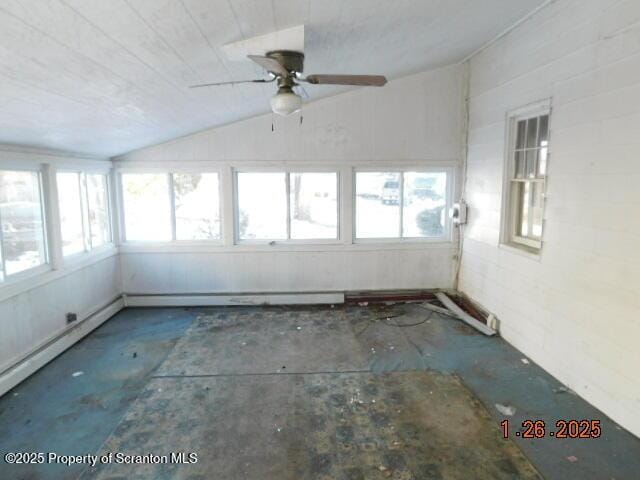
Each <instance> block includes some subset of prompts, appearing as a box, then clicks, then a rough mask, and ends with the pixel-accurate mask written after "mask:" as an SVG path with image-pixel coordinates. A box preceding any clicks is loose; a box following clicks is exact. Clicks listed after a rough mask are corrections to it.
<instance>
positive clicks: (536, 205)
mask: <svg viewBox="0 0 640 480" xmlns="http://www.w3.org/2000/svg"><path fill="white" fill-rule="evenodd" d="M531 188H532V191H531V192H532V193H531V196H532V198H531V202H532V205H531V236H532V237H533V238H536V239H540V238H542V202H543V200H544V199H543V196H542V194H543V188H544V186H543V184H542V183H540V182H535V183H533V184H532V185H531Z"/></svg>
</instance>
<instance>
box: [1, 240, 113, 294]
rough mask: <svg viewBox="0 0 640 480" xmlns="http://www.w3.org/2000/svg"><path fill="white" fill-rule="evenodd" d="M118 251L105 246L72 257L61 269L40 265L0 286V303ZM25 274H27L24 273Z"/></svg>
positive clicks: (110, 246) (111, 246)
mask: <svg viewBox="0 0 640 480" xmlns="http://www.w3.org/2000/svg"><path fill="white" fill-rule="evenodd" d="M117 253H118V250H117V249H116V248H115V246H113V245H105V246H103V247H100V248H99V249H97V250H94V251H93V252H88V253H86V254H78V256H76V255H74V256H73V257H75V258H73V261H72V262H67V263H66V264H65V265H64V266H63V267H62V268H60V269H58V270H54V269H53V268H51V266H50V265H49V264H47V265H41V266H40V267H37V268H34V269H33V270H32V271H29V272H28V273H29V274H28V275H25V276H21V277H20V278H19V279H10V280H9V281H7V282H4V283H1V284H0V302H3V301H5V300H7V299H9V298H12V297H15V296H17V295H20V294H22V293H25V292H28V291H29V290H33V289H34V288H38V287H40V286H42V285H45V284H47V283H49V282H52V281H54V280H57V279H59V278H63V277H66V276H67V275H70V274H71V273H73V272H76V271H78V270H81V269H83V268H86V267H88V266H90V265H93V264H94V263H98V262H100V261H102V260H104V259H106V258H109V257H112V256H114V255H117ZM24 273H27V272H24Z"/></svg>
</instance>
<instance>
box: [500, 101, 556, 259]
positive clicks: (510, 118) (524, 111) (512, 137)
mask: <svg viewBox="0 0 640 480" xmlns="http://www.w3.org/2000/svg"><path fill="white" fill-rule="evenodd" d="M551 114H552V99H551V98H547V99H544V100H540V101H537V102H534V103H531V104H529V105H525V106H523V107H520V108H517V109H514V110H511V111H508V112H507V114H506V119H505V122H506V128H505V142H504V145H505V147H506V148H505V149H504V150H505V151H504V160H503V162H504V163H503V176H502V209H501V210H502V211H501V222H500V223H501V225H500V245H501V246H504V247H508V249H509V250H511V249H513V250H521V251H524V252H526V253H527V254H529V255H530V256H533V257H534V258H535V257H539V256H540V254H541V252H542V246H543V243H544V240H543V238H542V236H544V226H545V225H544V224H545V219H544V213H545V210H546V208H545V207H546V186H547V177H548V174H549V164H550V160H551V148H552V143H551V121H552V115H551ZM543 115H549V124H548V143H549V147H548V151H547V166H546V174H545V177H544V179H533V180H529V181H533V182H535V181H539V182H543V183H544V187H545V188H544V191H543V194H542V195H543V199H544V200H545V204H544V205H543V220H542V236H541V239H540V240H534V239H531V238H526V237H521V236H518V235H516V234H515V226H516V215H517V213H518V212H517V211H516V208H515V204H514V202H513V194H512V183H513V181H514V180H513V177H514V169H515V161H514V159H513V152H514V151H515V144H516V141H517V138H516V136H517V135H516V127H517V124H518V121H520V120H524V119H529V118H534V117H539V116H543Z"/></svg>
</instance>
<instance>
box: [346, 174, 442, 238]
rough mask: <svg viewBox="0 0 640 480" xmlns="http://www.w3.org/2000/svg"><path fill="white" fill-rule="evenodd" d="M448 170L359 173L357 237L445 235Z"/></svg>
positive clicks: (429, 236)
mask: <svg viewBox="0 0 640 480" xmlns="http://www.w3.org/2000/svg"><path fill="white" fill-rule="evenodd" d="M447 177H448V176H447V173H446V172H443V171H437V172H418V171H414V172H356V189H355V190H356V191H355V194H356V201H355V204H356V238H359V239H371V238H378V239H384V238H414V239H416V238H443V237H445V236H446V233H447V217H446V206H447V182H448V178H447Z"/></svg>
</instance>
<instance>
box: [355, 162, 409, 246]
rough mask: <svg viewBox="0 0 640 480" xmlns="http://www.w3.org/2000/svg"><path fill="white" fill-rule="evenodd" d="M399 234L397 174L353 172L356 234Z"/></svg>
mask: <svg viewBox="0 0 640 480" xmlns="http://www.w3.org/2000/svg"><path fill="white" fill-rule="evenodd" d="M399 235H400V174H399V173H390V172H357V173H356V237H357V238H394V237H398V236H399Z"/></svg>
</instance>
